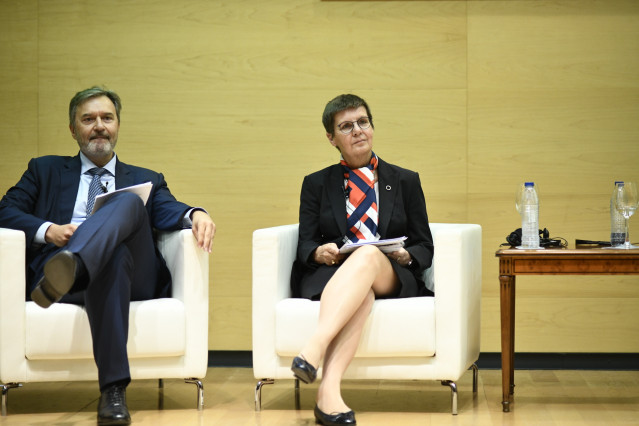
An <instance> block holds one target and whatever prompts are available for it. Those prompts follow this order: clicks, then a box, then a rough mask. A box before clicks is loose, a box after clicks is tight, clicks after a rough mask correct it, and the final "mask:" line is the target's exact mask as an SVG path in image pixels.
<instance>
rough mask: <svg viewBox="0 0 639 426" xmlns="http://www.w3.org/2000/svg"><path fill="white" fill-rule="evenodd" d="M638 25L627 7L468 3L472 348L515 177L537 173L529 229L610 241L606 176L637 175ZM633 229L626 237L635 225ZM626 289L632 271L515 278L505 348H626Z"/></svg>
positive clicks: (491, 327)
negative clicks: (512, 344) (478, 260)
mask: <svg viewBox="0 0 639 426" xmlns="http://www.w3.org/2000/svg"><path fill="white" fill-rule="evenodd" d="M637 24H639V4H637V3H636V2H627V1H613V2H603V1H590V2H579V3H575V2H546V1H543V2H472V3H468V29H469V30H468V52H469V55H468V99H469V101H468V111H469V112H468V157H469V164H468V169H469V199H470V201H469V205H470V217H471V222H478V223H481V224H482V225H483V226H484V246H483V248H484V260H483V266H484V273H483V277H484V280H483V286H484V287H483V294H484V296H485V300H484V302H486V303H485V304H484V307H483V312H484V317H483V318H484V319H486V320H485V321H484V322H483V323H482V337H483V341H482V350H487V351H495V350H498V349H499V339H498V336H499V323H498V321H496V318H495V317H490V316H489V315H488V312H490V311H491V310H494V309H495V308H496V307H497V306H498V304H496V302H498V293H497V291H498V287H499V284H498V279H497V265H498V262H497V259H496V258H495V257H494V252H495V248H496V246H497V245H498V244H499V243H501V242H503V241H505V236H506V235H507V234H508V233H509V232H510V231H512V230H513V229H515V228H518V227H520V226H521V225H520V223H521V222H520V220H521V219H520V217H519V215H518V214H517V212H516V211H515V208H514V193H515V189H516V187H517V185H518V184H519V183H520V182H523V181H525V180H533V181H535V183H536V184H537V185H538V186H539V189H540V199H541V200H540V225H541V227H547V228H548V229H549V230H550V233H551V236H554V237H564V238H566V239H567V240H568V241H569V242H570V243H571V244H574V241H575V239H577V238H580V239H593V240H608V239H609V238H610V237H609V232H610V219H609V199H610V193H611V191H612V185H613V182H614V180H616V179H622V180H635V181H636V180H637V179H639V173H638V171H637V170H638V169H637V162H638V160H639V144H637V139H638V137H639V127H638V125H637V116H638V115H639V55H637V53H639V25H637ZM631 224H632V227H631V233H630V234H631V236H632V235H635V238H636V236H637V234H636V232H639V225H637V221H636V220H634V221H632V222H631ZM549 283H551V284H549ZM637 284H639V278H638V277H621V278H618V277H598V278H597V279H584V278H583V277H567V278H562V279H552V278H548V277H525V278H520V279H518V288H517V317H516V320H517V331H518V333H517V338H516V342H517V350H518V351H533V352H535V351H542V352H580V351H585V352H616V351H618V352H626V351H628V352H636V351H637V350H639V327H636V325H638V324H637V322H636V321H631V323H632V324H633V325H634V326H635V327H633V326H632V325H630V326H628V322H627V321H628V320H631V319H632V315H631V312H632V310H633V309H636V305H637V303H639V287H638V286H637ZM585 295H591V296H588V297H589V298H588V299H583V298H584V297H585ZM615 321H620V322H619V323H618V324H617V325H615V324H616V323H615ZM622 324H623V326H622ZM593 335H596V336H597V338H596V339H592V336H593ZM599 336H601V338H600V337H599ZM604 336H605V337H604Z"/></svg>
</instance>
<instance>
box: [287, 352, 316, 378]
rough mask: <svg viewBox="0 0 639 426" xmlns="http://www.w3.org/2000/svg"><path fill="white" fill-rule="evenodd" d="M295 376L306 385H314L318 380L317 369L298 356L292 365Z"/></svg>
mask: <svg viewBox="0 0 639 426" xmlns="http://www.w3.org/2000/svg"><path fill="white" fill-rule="evenodd" d="M291 371H292V372H293V375H294V376H295V377H296V378H298V379H300V380H301V381H303V382H304V383H306V384H309V383H313V382H314V381H315V379H316V378H317V368H315V367H313V366H312V365H311V364H309V363H308V362H306V360H305V359H304V357H303V356H302V355H300V356H296V357H295V358H294V359H293V364H292V365H291Z"/></svg>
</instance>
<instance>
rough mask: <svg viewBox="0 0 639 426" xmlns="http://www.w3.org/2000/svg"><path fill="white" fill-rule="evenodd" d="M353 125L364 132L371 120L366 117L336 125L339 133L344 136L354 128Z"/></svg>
mask: <svg viewBox="0 0 639 426" xmlns="http://www.w3.org/2000/svg"><path fill="white" fill-rule="evenodd" d="M355 123H357V126H358V127H359V128H360V129H361V130H365V129H368V128H369V127H371V120H370V119H369V118H368V117H360V118H358V119H357V120H355V121H343V122H341V123H339V124H338V125H337V129H338V130H339V131H340V132H341V133H343V134H345V135H348V134H349V133H350V132H352V131H353V129H354V128H355Z"/></svg>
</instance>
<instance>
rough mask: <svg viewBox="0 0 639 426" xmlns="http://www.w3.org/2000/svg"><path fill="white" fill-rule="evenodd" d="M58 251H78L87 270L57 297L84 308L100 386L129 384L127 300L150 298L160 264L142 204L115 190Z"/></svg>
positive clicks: (156, 280)
mask: <svg viewBox="0 0 639 426" xmlns="http://www.w3.org/2000/svg"><path fill="white" fill-rule="evenodd" d="M60 250H69V251H71V252H72V253H75V254H77V255H78V256H79V257H80V258H81V259H82V261H83V263H84V265H85V267H86V270H87V272H88V274H87V275H85V276H83V277H81V278H80V279H78V280H77V281H76V283H75V284H74V286H73V288H72V290H71V293H70V294H68V295H66V296H65V297H63V299H62V300H61V302H66V303H77V304H84V305H85V307H86V311H87V315H88V317H89V323H90V325H91V335H92V338H93V356H94V358H95V362H96V364H97V367H98V374H99V382H100V389H101V390H102V389H104V387H105V386H107V385H109V384H112V383H115V382H122V381H125V382H127V383H128V382H129V381H130V380H131V379H130V377H131V376H130V372H129V361H128V356H127V348H126V344H127V340H128V331H129V304H130V302H131V301H132V300H148V299H152V298H154V297H155V295H156V294H157V292H156V287H157V282H158V274H159V268H160V267H161V261H160V260H159V259H158V258H157V257H156V253H155V246H154V243H153V235H152V231H151V226H150V225H149V217H148V214H147V212H146V209H145V207H144V204H143V203H142V201H141V200H140V198H139V197H138V196H137V195H134V194H130V193H118V194H116V195H115V196H113V197H112V198H111V199H110V200H109V201H108V202H107V203H106V204H105V205H104V206H102V208H101V209H100V210H98V211H97V212H96V213H95V214H94V215H92V216H91V217H89V218H88V219H87V220H86V221H85V222H84V223H82V224H81V225H80V226H79V227H78V228H77V230H76V231H75V233H74V234H73V236H72V237H71V239H70V240H69V243H68V244H67V245H66V246H65V247H62V248H60V249H58V250H57V251H60ZM57 251H56V252H57ZM51 255H52V254H48V256H47V257H50V256H51ZM42 274H43V271H42V270H40V271H38V273H37V274H36V276H40V277H41V276H42Z"/></svg>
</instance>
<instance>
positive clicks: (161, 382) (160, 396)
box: [158, 379, 164, 410]
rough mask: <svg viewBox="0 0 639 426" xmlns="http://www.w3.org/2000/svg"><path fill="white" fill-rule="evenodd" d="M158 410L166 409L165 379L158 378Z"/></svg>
mask: <svg viewBox="0 0 639 426" xmlns="http://www.w3.org/2000/svg"><path fill="white" fill-rule="evenodd" d="M158 410H164V379H158Z"/></svg>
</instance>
